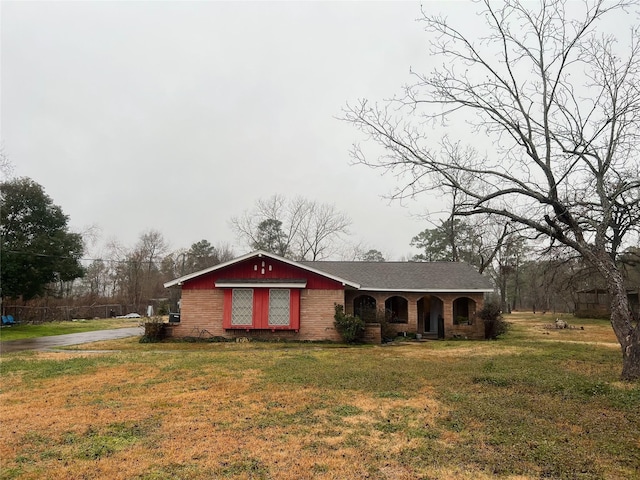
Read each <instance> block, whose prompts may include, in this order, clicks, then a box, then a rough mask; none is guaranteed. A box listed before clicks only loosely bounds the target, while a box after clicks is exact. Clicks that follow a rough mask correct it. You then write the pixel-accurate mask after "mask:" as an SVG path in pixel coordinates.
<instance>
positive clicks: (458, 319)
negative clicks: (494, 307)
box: [453, 297, 476, 325]
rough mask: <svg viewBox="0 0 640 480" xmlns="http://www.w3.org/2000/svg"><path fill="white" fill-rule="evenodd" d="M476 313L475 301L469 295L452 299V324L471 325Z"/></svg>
mask: <svg viewBox="0 0 640 480" xmlns="http://www.w3.org/2000/svg"><path fill="white" fill-rule="evenodd" d="M475 313H476V302H475V301H474V300H473V299H471V298H469V297H460V298H456V299H455V300H454V301H453V324H454V325H472V324H473V317H474V316H475Z"/></svg>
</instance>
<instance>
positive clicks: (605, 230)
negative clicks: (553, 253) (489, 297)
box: [345, 0, 640, 380]
mask: <svg viewBox="0 0 640 480" xmlns="http://www.w3.org/2000/svg"><path fill="white" fill-rule="evenodd" d="M481 5H482V8H483V12H482V13H483V16H484V19H485V23H486V25H485V27H486V30H485V32H486V33H485V35H484V36H482V37H479V38H471V37H469V36H467V34H466V33H465V31H464V30H462V29H459V28H456V27H455V26H454V25H452V24H450V23H449V22H448V21H447V19H445V18H442V17H439V16H429V15H426V14H423V18H422V21H423V22H424V24H425V26H426V31H427V32H428V33H429V34H430V35H431V38H432V41H431V46H432V53H433V54H434V55H435V56H436V58H438V57H439V58H441V59H442V60H443V61H442V63H441V64H439V65H440V66H439V67H436V68H435V69H434V70H433V71H432V72H431V73H429V74H426V75H423V74H419V73H414V79H415V82H414V83H413V84H411V85H408V86H406V87H405V95H404V96H402V98H398V99H396V100H392V101H391V102H390V103H388V104H386V105H383V106H378V105H374V104H371V103H369V102H368V101H366V100H361V101H360V102H358V103H357V104H355V105H347V107H346V109H345V119H346V120H347V121H350V122H352V123H353V124H355V125H356V126H357V127H359V128H360V129H361V130H362V131H363V132H365V133H366V134H367V135H368V136H369V137H370V138H372V139H373V140H375V141H377V142H378V143H379V144H381V145H382V146H383V147H384V148H385V152H386V153H384V154H383V155H382V156H379V157H376V158H373V159H370V157H369V156H368V155H366V154H365V153H364V152H363V150H362V149H361V148H359V147H357V146H356V147H354V150H353V152H352V153H353V155H354V159H355V161H356V162H359V163H362V164H365V165H369V166H373V167H381V168H385V169H389V170H393V171H395V173H397V174H399V175H403V174H404V175H407V177H405V178H406V183H405V184H404V185H403V186H402V187H400V189H399V190H398V191H397V192H396V195H397V196H398V197H402V196H404V195H413V194H415V193H419V192H422V191H428V190H432V189H434V188H436V186H438V185H443V184H444V185H446V186H448V187H449V188H452V189H457V190H460V191H462V192H464V194H465V201H464V202H463V203H461V204H459V205H458V215H476V214H487V213H488V214H492V215H498V216H502V217H505V218H506V219H508V220H511V221H512V222H514V223H517V224H519V225H522V226H523V227H526V228H527V229H529V230H531V231H533V232H535V233H537V234H538V235H539V236H543V237H546V238H548V239H550V242H551V243H552V244H553V243H556V242H557V243H560V244H563V245H565V246H567V247H569V248H570V249H572V250H574V251H575V252H577V254H578V255H579V256H581V257H582V258H583V259H584V260H586V261H587V262H589V263H590V264H591V265H593V266H594V267H595V268H596V269H597V270H598V272H600V274H601V275H602V276H603V277H604V278H605V279H606V282H607V285H608V290H609V294H610V297H611V325H612V327H613V330H614V332H615V334H616V337H617V339H618V342H619V343H620V345H621V348H622V360H623V366H622V378H623V379H627V380H633V379H636V380H637V379H640V326H639V325H638V324H637V322H635V321H634V319H633V316H632V313H631V310H630V307H629V302H628V298H627V294H626V291H625V286H624V282H623V276H622V272H621V270H620V269H619V267H618V266H617V264H616V257H617V255H618V253H619V252H620V251H621V249H623V248H625V246H626V245H628V244H632V243H633V242H634V241H635V242H636V244H637V241H638V240H637V238H638V237H637V235H638V227H639V225H640V164H639V160H638V159H639V158H640V156H639V154H640V151H639V150H640V141H639V140H640V89H639V87H638V85H640V41H639V40H640V27H639V26H638V22H635V23H634V24H633V25H632V26H631V27H630V29H629V31H628V32H622V31H621V30H622V29H621V28H618V33H620V34H621V35H622V33H624V35H625V38H626V40H627V41H625V43H626V44H627V47H623V45H622V44H621V43H620V42H618V40H617V39H616V38H614V36H612V35H608V34H602V33H599V32H598V30H597V29H598V26H599V25H600V23H601V20H602V19H603V18H604V17H609V16H614V15H618V17H616V18H617V19H618V20H624V17H622V15H624V14H625V12H626V11H627V10H630V9H633V10H636V9H637V7H638V3H637V2H636V1H631V2H626V1H624V0H623V1H610V2H604V1H601V0H585V1H583V2H580V3H578V2H563V1H560V0H542V1H541V2H539V3H535V4H533V3H528V2H520V1H517V0H514V1H507V2H501V3H499V4H498V5H494V4H493V3H491V2H489V0H485V1H483V2H481ZM625 9H626V10H625ZM633 13H634V14H636V15H637V12H635V11H634V12H633ZM636 18H637V17H636ZM435 63H436V62H435V58H434V62H433V64H435ZM429 122H431V123H432V124H434V125H436V126H437V125H438V124H440V125H442V128H443V129H445V130H446V131H447V134H448V135H449V136H448V137H446V136H445V137H444V138H442V137H441V140H440V142H437V141H436V142H433V141H431V138H430V136H429V134H428V132H427V128H426V125H427V124H428V123H429ZM447 122H452V125H455V126H456V127H458V128H459V126H460V125H465V126H466V127H467V128H466V129H465V130H466V131H465V135H466V138H473V139H474V141H475V142H477V144H482V143H483V142H484V143H486V141H487V139H489V140H490V141H491V142H492V143H491V144H490V145H489V144H488V145H487V147H486V148H487V151H488V152H490V153H488V154H487V155H486V156H482V155H480V154H478V153H475V154H470V153H469V150H468V149H465V148H463V147H462V146H461V145H460V144H459V143H458V142H457V141H456V139H455V138H453V135H454V131H453V129H452V128H451V127H449V126H448V124H447ZM453 122H456V123H453ZM438 128H440V127H438ZM434 133H435V132H434ZM460 172H463V173H464V178H465V179H467V181H465V182H461V181H460V175H459V173H460Z"/></svg>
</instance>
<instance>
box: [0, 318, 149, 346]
mask: <svg viewBox="0 0 640 480" xmlns="http://www.w3.org/2000/svg"><path fill="white" fill-rule="evenodd" d="M141 320H142V319H140V318H104V319H97V320H73V321H62V322H47V323H41V324H38V325H31V324H18V325H13V326H10V327H2V328H0V340H1V341H3V342H5V341H9V340H22V339H24V338H36V337H50V336H52V335H64V334H67V333H82V332H93V331H95V330H108V329H110V328H125V327H135V326H137V325H139V324H140V321H141Z"/></svg>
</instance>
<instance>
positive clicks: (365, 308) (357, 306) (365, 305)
mask: <svg viewBox="0 0 640 480" xmlns="http://www.w3.org/2000/svg"><path fill="white" fill-rule="evenodd" d="M353 314H354V315H355V316H356V317H360V318H361V319H363V320H364V321H365V322H375V321H376V316H377V310H376V299H375V298H373V297H372V296H370V295H359V296H357V297H356V298H354V299H353Z"/></svg>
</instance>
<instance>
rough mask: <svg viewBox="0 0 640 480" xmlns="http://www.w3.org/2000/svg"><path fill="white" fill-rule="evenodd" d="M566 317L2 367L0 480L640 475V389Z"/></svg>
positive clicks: (46, 355) (595, 328)
mask: <svg viewBox="0 0 640 480" xmlns="http://www.w3.org/2000/svg"><path fill="white" fill-rule="evenodd" d="M565 319H566V320H568V321H569V323H570V324H572V325H575V326H576V327H577V328H573V329H567V330H562V331H559V330H549V329H546V328H545V325H546V324H548V323H552V321H553V320H555V317H553V318H551V316H550V315H548V314H547V315H546V316H544V317H543V316H540V315H538V316H532V315H524V314H514V315H512V316H510V317H509V320H511V321H513V327H512V329H511V331H510V333H509V334H508V335H507V336H506V337H505V338H504V339H501V340H499V341H492V342H475V341H433V342H421V343H417V342H413V343H412V342H406V343H401V344H396V345H390V346H376V347H371V346H354V347H344V346H339V345H323V344H295V343H238V344H236V343H198V344H190V343H178V342H173V343H159V344H140V343H138V342H137V339H133V340H132V339H123V340H117V341H111V342H101V343H100V344H91V345H90V346H88V345H84V346H82V347H80V348H82V349H85V350H86V349H87V348H89V347H90V348H96V349H100V350H103V349H114V350H118V351H114V352H113V353H108V352H107V353H105V352H104V351H103V352H101V353H89V352H87V351H78V352H73V351H68V350H65V351H60V352H41V353H16V354H9V355H3V357H2V359H1V360H0V367H1V369H2V383H1V387H0V388H1V391H0V418H2V422H1V427H0V428H1V431H0V433H1V435H0V438H1V439H2V442H1V443H0V462H1V464H0V472H1V473H0V478H3V479H13V478H20V479H32V478H34V479H35V478H55V477H61V478H114V479H117V478H122V479H139V480H151V479H167V478H180V479H200V478H246V479H311V478H314V479H315V478H319V479H351V478H373V479H419V478H422V479H449V478H453V479H477V478H480V479H490V478H510V479H537V478H558V479H562V478H566V479H633V478H639V477H640V438H639V437H638V432H639V431H640V410H639V409H640V385H639V384H626V383H622V382H620V381H619V380H618V378H619V373H620V368H621V364H620V351H619V347H618V346H617V344H616V343H615V338H614V337H613V333H612V332H611V327H610V326H608V322H605V321H599V320H596V321H593V320H584V321H582V320H576V319H573V318H571V317H567V318H565ZM581 326H582V327H584V329H583V330H581V329H580V327H581ZM607 328H608V331H607Z"/></svg>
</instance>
